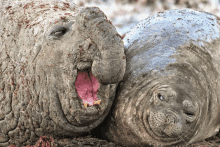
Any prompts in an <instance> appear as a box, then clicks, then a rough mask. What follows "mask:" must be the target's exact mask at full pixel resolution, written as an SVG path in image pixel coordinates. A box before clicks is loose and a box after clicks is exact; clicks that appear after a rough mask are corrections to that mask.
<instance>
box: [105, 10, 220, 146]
mask: <svg viewBox="0 0 220 147" xmlns="http://www.w3.org/2000/svg"><path fill="white" fill-rule="evenodd" d="M219 23H220V22H219V18H218V17H217V16H215V15H212V14H208V13H206V12H199V11H194V10H190V9H180V10H169V11H165V12H160V13H157V14H155V15H152V16H150V17H149V18H147V19H145V20H143V21H141V22H140V23H139V24H137V26H135V27H134V28H133V29H131V30H130V32H129V33H127V34H126V36H125V38H124V39H123V41H124V44H125V54H126V72H125V76H124V78H123V81H122V82H121V83H120V84H119V87H118V89H117V94H116V99H115V101H114V104H113V108H112V111H111V114H110V116H109V118H108V119H107V120H106V123H105V126H104V127H102V131H103V132H104V134H105V136H106V137H107V138H108V139H109V140H110V141H114V142H116V143H118V144H121V145H125V146H144V147H145V146H150V145H152V146H173V145H188V144H190V143H193V142H197V141H201V140H203V139H206V138H208V137H211V136H213V135H215V134H216V133H217V132H218V131H219V125H220V110H219V109H220V97H219V95H220V90H219V89H220V84H219V83H220V64H219V63H220V58H219V57H220V49H219V43H220V41H219V39H220V38H219V37H220V34H219V31H220V26H219Z"/></svg>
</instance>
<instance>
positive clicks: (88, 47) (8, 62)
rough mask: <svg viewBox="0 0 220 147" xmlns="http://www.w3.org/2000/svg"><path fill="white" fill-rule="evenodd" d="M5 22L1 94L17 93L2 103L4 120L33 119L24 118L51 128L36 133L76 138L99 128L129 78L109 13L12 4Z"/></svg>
mask: <svg viewBox="0 0 220 147" xmlns="http://www.w3.org/2000/svg"><path fill="white" fill-rule="evenodd" d="M0 16H1V19H0V36H1V37H0V46H1V50H0V54H1V64H0V71H1V80H0V81H1V84H2V87H3V88H2V91H1V92H2V93H1V94H3V93H10V97H7V98H6V99H7V100H5V101H7V102H8V104H7V107H5V103H3V102H2V101H1V102H0V107H1V108H2V107H5V108H7V109H4V108H3V109H0V122H1V123H2V121H4V118H5V117H7V116H6V115H7V114H9V113H10V112H11V113H14V112H16V114H17V115H16V118H17V119H18V118H20V115H19V114H20V113H22V114H23V113H24V114H28V115H27V117H26V116H25V117H24V118H22V119H19V120H22V121H25V120H27V119H28V118H31V120H29V121H30V122H31V121H36V123H34V122H33V123H34V124H43V122H44V124H45V125H39V126H36V128H35V129H34V130H37V129H40V131H38V132H37V131H36V132H37V134H38V136H41V135H45V134H51V135H54V134H60V135H77V134H79V133H83V132H87V131H90V130H91V129H93V128H94V127H96V126H97V125H99V124H100V123H101V122H102V121H103V120H104V118H105V117H106V116H107V114H108V112H109V111H110V108H111V104H112V102H113V100H114V95H115V91H116V86H117V83H118V82H119V81H121V80H122V78H123V75H124V72H125V55H124V47H123V43H122V40H121V37H120V35H118V33H117V31H116V29H115V28H114V26H113V25H112V24H111V22H110V21H109V20H107V18H106V16H105V15H104V13H103V12H102V11H101V10H100V9H99V8H97V7H87V8H79V7H78V6H76V5H74V4H73V3H71V2H62V1H54V0H51V1H34V0H28V1H23V2H20V1H19V2H15V3H12V2H11V3H9V5H8V6H7V7H5V8H3V9H1V10H0ZM9 79H12V80H13V82H12V81H10V80H9ZM7 84H8V85H12V87H13V88H7V89H6V88H4V85H7ZM9 87H10V86H9ZM15 89H16V90H15ZM3 95H5V94H3ZM3 97H4V98H5V96H3ZM29 107H31V108H30V109H29ZM20 111H22V112H20ZM32 118H33V119H32ZM38 118H39V119H38ZM17 121H18V120H17ZM18 123H20V122H19V121H18ZM21 124H25V123H23V122H21ZM17 126H18V127H19V125H18V124H16V126H13V125H11V128H9V129H8V130H7V131H4V132H6V134H7V133H8V132H9V131H12V130H13V129H16V127H17ZM20 127H21V125H20ZM29 127H30V126H29ZM29 127H27V128H29ZM1 128H4V126H2V125H0V132H1ZM48 130H49V131H48ZM33 132H34V133H36V132H35V131H33ZM7 139H8V138H7ZM7 139H6V141H7Z"/></svg>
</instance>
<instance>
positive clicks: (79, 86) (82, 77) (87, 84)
mask: <svg viewBox="0 0 220 147" xmlns="http://www.w3.org/2000/svg"><path fill="white" fill-rule="evenodd" d="M77 74H78V75H77V79H76V82H75V86H76V90H77V93H78V96H79V97H80V98H81V99H82V100H83V104H84V103H87V104H88V105H90V106H92V105H94V101H97V100H98V98H97V92H98V89H99V82H98V80H97V79H96V78H95V77H94V76H93V75H92V73H91V72H89V73H88V72H82V71H78V73H77Z"/></svg>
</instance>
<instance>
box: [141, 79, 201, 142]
mask: <svg viewBox="0 0 220 147" xmlns="http://www.w3.org/2000/svg"><path fill="white" fill-rule="evenodd" d="M166 78H167V80H164V79H163V80H162V79H161V80H160V79H157V82H156V83H155V85H154V86H153V87H152V89H150V90H149V91H148V94H147V95H146V97H148V102H147V101H146V104H147V106H146V105H145V106H142V107H143V109H144V112H143V123H144V125H145V127H146V130H147V132H148V133H149V134H150V135H151V136H153V137H154V138H155V139H157V140H160V141H162V142H176V141H177V140H178V141H180V140H182V141H185V142H186V141H188V140H190V139H191V138H192V136H193V134H194V131H195V130H196V129H197V127H198V125H197V124H198V121H199V118H200V117H201V116H200V113H199V112H200V111H201V110H199V109H200V107H199V105H200V102H198V101H197V100H196V99H195V98H196V97H198V96H199V95H198V94H197V92H191V93H189V90H190V89H189V88H187V87H191V86H190V83H188V84H184V83H185V80H181V79H180V78H175V77H166ZM171 80H172V81H171ZM174 84H175V86H174ZM177 85H179V86H177ZM191 88H192V87H191ZM200 96H201V95H200ZM144 107H145V108H144Z"/></svg>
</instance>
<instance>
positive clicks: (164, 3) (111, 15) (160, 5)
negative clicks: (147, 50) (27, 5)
mask: <svg viewBox="0 0 220 147" xmlns="http://www.w3.org/2000/svg"><path fill="white" fill-rule="evenodd" d="M12 1H22V0H0V8H1V6H3V5H4V4H5V3H7V2H12ZM44 1H50V0H44ZM55 1H65V2H73V3H75V4H77V5H79V6H80V7H89V6H96V7H99V8H100V9H101V10H102V11H103V12H104V13H105V14H106V16H107V17H108V19H109V20H111V21H112V24H113V25H114V26H115V27H116V29H117V31H118V33H119V34H120V35H122V36H123V35H125V34H126V32H128V31H129V30H130V29H131V28H132V27H133V26H135V25H136V24H137V23H138V22H140V21H141V20H143V19H146V18H147V17H148V16H149V15H152V14H154V13H156V12H160V11H165V10H169V9H180V8H191V9H194V10H200V11H206V12H209V13H213V14H215V15H217V16H220V0H55Z"/></svg>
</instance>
